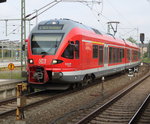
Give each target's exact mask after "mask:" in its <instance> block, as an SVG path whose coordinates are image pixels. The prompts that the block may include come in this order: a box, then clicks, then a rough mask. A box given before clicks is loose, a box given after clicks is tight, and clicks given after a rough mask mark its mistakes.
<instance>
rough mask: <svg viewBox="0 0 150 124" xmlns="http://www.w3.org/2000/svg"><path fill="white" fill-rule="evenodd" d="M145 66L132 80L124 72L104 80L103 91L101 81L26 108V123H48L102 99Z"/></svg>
mask: <svg viewBox="0 0 150 124" xmlns="http://www.w3.org/2000/svg"><path fill="white" fill-rule="evenodd" d="M146 68H147V67H145V66H144V67H143V68H141V70H140V72H139V76H136V77H134V78H133V79H132V80H129V77H128V76H127V74H126V75H121V76H120V77H117V78H115V79H111V80H108V81H106V82H104V84H103V91H102V83H100V84H98V85H96V86H92V87H90V88H87V89H84V90H82V91H80V92H77V93H73V94H70V95H67V96H65V97H61V98H59V99H56V100H53V101H51V102H47V103H45V104H42V105H40V106H37V107H34V108H32V109H30V110H27V111H25V117H26V122H27V124H49V123H50V121H52V120H55V119H57V118H59V117H61V116H63V115H64V114H65V113H68V112H70V111H74V110H77V109H78V108H80V107H81V106H82V105H84V104H87V103H89V104H90V103H93V102H94V101H96V100H99V99H101V100H104V99H106V98H108V97H109V96H110V95H112V94H113V93H115V92H116V91H118V90H120V89H122V88H123V87H124V86H126V85H128V84H130V83H131V82H132V81H133V80H137V79H138V78H140V76H142V75H144V74H145V73H146V70H147V69H146ZM0 124H15V116H7V117H5V118H1V119H0ZM60 124H61V123H60Z"/></svg>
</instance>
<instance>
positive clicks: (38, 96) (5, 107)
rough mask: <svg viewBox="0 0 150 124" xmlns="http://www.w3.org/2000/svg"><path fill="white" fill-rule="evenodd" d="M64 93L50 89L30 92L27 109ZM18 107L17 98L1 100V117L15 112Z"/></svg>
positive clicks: (27, 96)
mask: <svg viewBox="0 0 150 124" xmlns="http://www.w3.org/2000/svg"><path fill="white" fill-rule="evenodd" d="M62 95H64V93H62V92H48V91H40V92H35V93H32V94H28V95H26V98H27V105H26V106H25V109H28V108H30V107H32V106H36V105H39V104H42V103H44V102H46V101H50V100H53V99H55V98H58V97H61V96H62ZM16 107H17V103H16V98H11V99H7V100H3V101H0V117H1V116H5V115H8V114H13V113H15V111H16Z"/></svg>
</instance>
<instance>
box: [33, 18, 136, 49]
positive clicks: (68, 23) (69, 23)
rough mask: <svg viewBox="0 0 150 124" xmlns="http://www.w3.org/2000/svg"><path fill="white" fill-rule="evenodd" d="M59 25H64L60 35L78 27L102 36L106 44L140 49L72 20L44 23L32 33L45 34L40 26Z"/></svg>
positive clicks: (54, 20) (53, 31) (52, 20)
mask: <svg viewBox="0 0 150 124" xmlns="http://www.w3.org/2000/svg"><path fill="white" fill-rule="evenodd" d="M57 24H58V25H63V30H59V33H64V32H65V33H66V34H68V32H69V31H70V30H71V29H73V28H76V27H78V28H81V29H85V30H88V31H90V32H91V33H92V34H93V35H94V36H95V37H96V38H98V37H99V35H101V36H102V37H101V38H102V39H103V40H105V41H106V42H107V41H110V42H112V43H116V44H122V45H127V46H128V47H133V48H138V46H137V45H136V44H134V43H131V42H129V41H125V40H122V39H117V38H115V37H114V36H113V35H111V34H106V33H103V32H101V31H99V30H97V29H95V28H92V27H89V26H86V25H84V24H82V23H79V22H77V21H74V20H70V19H51V20H46V21H42V22H40V23H39V24H38V25H36V26H35V27H34V28H33V30H32V31H31V33H39V32H40V33H45V32H46V30H39V26H47V25H57ZM50 32H52V33H55V32H56V33H58V30H51V31H50ZM108 39H109V40H108Z"/></svg>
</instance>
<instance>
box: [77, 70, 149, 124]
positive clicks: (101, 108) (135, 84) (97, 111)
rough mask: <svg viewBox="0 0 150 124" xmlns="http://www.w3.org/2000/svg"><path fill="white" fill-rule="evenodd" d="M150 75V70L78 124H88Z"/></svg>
mask: <svg viewBox="0 0 150 124" xmlns="http://www.w3.org/2000/svg"><path fill="white" fill-rule="evenodd" d="M149 76H150V71H149V72H148V73H147V74H146V75H145V76H143V77H142V78H141V79H139V80H137V81H135V82H134V83H133V84H132V85H130V86H129V87H128V88H127V89H125V90H123V91H122V92H121V93H119V94H118V95H117V96H115V97H114V98H112V99H111V100H109V101H108V102H106V103H105V104H104V105H102V106H100V107H99V108H97V109H96V110H94V111H93V112H91V113H90V114H88V115H87V116H85V117H84V118H82V119H81V120H79V121H78V122H77V123H76V124H86V123H88V122H89V121H91V120H92V119H93V118H95V117H96V116H97V115H98V114H100V113H102V112H103V111H104V110H106V109H107V108H108V107H109V106H110V105H112V104H113V103H114V102H116V101H117V100H119V99H120V98H121V97H123V96H124V95H125V94H126V93H128V92H129V91H131V90H132V89H133V88H134V87H136V86H137V85H139V84H140V83H141V82H143V81H144V80H145V79H147V78H148V77H149Z"/></svg>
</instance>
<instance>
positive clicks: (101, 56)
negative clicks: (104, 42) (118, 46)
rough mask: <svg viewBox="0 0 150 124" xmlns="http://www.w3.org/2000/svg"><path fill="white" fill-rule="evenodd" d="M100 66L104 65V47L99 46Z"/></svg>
mask: <svg viewBox="0 0 150 124" xmlns="http://www.w3.org/2000/svg"><path fill="white" fill-rule="evenodd" d="M98 55H99V57H98V64H99V65H104V46H99V54H98Z"/></svg>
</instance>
